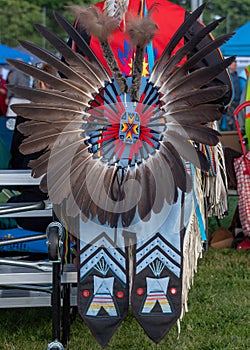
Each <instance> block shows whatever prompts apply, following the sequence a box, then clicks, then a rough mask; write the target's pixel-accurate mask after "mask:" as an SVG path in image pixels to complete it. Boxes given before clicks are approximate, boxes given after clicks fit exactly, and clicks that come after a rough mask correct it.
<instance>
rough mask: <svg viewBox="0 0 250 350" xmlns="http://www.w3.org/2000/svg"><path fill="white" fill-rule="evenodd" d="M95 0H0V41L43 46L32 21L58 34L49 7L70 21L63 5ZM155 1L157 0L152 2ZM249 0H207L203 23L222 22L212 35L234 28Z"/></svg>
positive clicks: (187, 3) (183, 1)
mask: <svg viewBox="0 0 250 350" xmlns="http://www.w3.org/2000/svg"><path fill="white" fill-rule="evenodd" d="M172 1H173V2H174V3H176V4H179V5H181V6H183V7H185V8H186V9H187V10H188V11H190V10H191V0H172ZM95 2H97V1H96V0H85V1H82V0H57V1H55V0H1V1H0V41H1V42H2V43H3V44H6V45H8V46H11V47H15V46H17V45H18V41H17V40H18V39H24V40H29V41H32V42H35V43H36V44H39V45H44V41H43V40H42V38H41V37H40V35H39V34H38V33H37V32H36V30H34V27H33V25H34V24H35V23H41V24H46V26H47V27H48V28H50V29H51V30H53V31H54V32H56V33H59V34H60V29H59V28H58V25H57V24H56V22H55V20H54V18H53V10H58V11H60V13H62V14H63V15H65V16H66V17H67V18H68V19H70V20H71V21H73V18H72V17H71V16H70V15H69V13H68V11H65V6H67V5H73V4H81V5H84V4H85V5H89V4H90V3H95ZM156 2H157V1H156ZM248 10H249V0H210V2H208V4H207V8H206V10H205V13H204V16H203V21H204V23H205V24H208V23H209V22H211V21H213V20H214V19H215V18H218V17H225V21H224V22H223V23H222V24H221V25H220V26H219V28H218V29H216V31H215V32H214V34H215V36H218V35H221V34H224V33H226V32H230V31H234V30H235V29H237V28H238V27H239V26H241V25H243V24H244V23H246V22H247V21H249V17H248V16H249V11H248Z"/></svg>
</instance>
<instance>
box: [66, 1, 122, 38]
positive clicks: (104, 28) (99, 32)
mask: <svg viewBox="0 0 250 350" xmlns="http://www.w3.org/2000/svg"><path fill="white" fill-rule="evenodd" d="M68 9H69V10H70V11H71V12H72V13H73V14H74V15H75V16H76V17H77V18H78V25H79V26H80V27H81V28H82V29H84V30H85V31H86V33H87V34H88V35H93V36H95V37H96V38H97V39H99V40H100V41H107V40H108V38H109V37H110V35H112V34H113V33H114V31H115V30H116V29H117V28H118V27H119V23H118V20H117V19H116V18H115V17H111V16H108V15H107V14H106V13H103V12H101V11H100V10H99V9H98V8H97V7H95V6H91V7H88V8H86V7H84V6H69V7H68Z"/></svg>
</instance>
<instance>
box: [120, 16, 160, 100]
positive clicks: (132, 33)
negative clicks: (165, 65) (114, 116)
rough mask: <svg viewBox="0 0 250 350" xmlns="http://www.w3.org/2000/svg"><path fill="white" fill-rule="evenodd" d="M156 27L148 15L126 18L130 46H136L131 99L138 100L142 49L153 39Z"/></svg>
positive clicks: (142, 57) (142, 56)
mask: <svg viewBox="0 0 250 350" xmlns="http://www.w3.org/2000/svg"><path fill="white" fill-rule="evenodd" d="M157 29H158V27H157V25H156V24H155V23H154V21H153V20H152V19H151V17H150V16H147V17H143V18H140V17H136V18H129V19H128V24H127V33H128V35H129V38H130V43H131V46H132V47H133V46H135V47H136V53H135V57H134V60H133V72H132V85H131V88H130V97H131V101H137V102H138V101H139V99H140V87H141V77H142V69H143V59H144V51H145V47H146V46H147V45H148V44H149V43H150V41H151V40H152V39H153V37H154V35H155V32H156V30H157Z"/></svg>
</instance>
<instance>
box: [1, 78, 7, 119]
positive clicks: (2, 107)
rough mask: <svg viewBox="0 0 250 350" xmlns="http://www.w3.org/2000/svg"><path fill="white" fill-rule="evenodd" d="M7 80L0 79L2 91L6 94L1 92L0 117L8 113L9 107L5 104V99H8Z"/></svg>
mask: <svg viewBox="0 0 250 350" xmlns="http://www.w3.org/2000/svg"><path fill="white" fill-rule="evenodd" d="M5 84H6V80H4V79H2V78H1V77H0V89H3V90H4V91H5V93H2V92H1V91H0V115H4V116H5V115H6V112H7V105H6V104H5V99H6V94H7V89H6V87H5Z"/></svg>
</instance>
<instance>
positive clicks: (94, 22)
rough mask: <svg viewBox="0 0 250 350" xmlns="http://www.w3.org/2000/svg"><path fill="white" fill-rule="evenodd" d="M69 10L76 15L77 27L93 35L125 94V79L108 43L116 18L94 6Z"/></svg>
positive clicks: (116, 22) (73, 7)
mask: <svg viewBox="0 0 250 350" xmlns="http://www.w3.org/2000/svg"><path fill="white" fill-rule="evenodd" d="M70 9H71V11H73V12H75V14H78V18H79V20H78V23H79V26H80V27H82V28H83V29H84V30H85V31H86V32H87V34H89V35H93V36H95V37H96V38H97V39H99V41H100V44H101V47H102V50H103V54H104V57H105V59H106V61H107V63H108V66H109V68H110V69H111V72H112V73H113V75H114V77H115V79H116V81H117V84H118V86H119V90H120V92H121V93H125V92H127V90H128V87H127V82H126V79H125V77H124V76H123V75H122V73H121V71H120V69H119V66H118V63H117V61H116V59H115V56H114V54H113V51H112V49H111V47H110V45H109V43H108V38H109V37H110V35H111V34H113V32H114V31H115V30H116V29H117V28H118V27H119V22H118V20H117V18H115V17H110V16H108V15H106V14H105V13H103V12H101V11H100V10H99V9H98V8H97V7H95V6H92V7H90V8H84V7H83V8H82V7H80V8H79V6H76V7H75V6H71V7H70Z"/></svg>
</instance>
